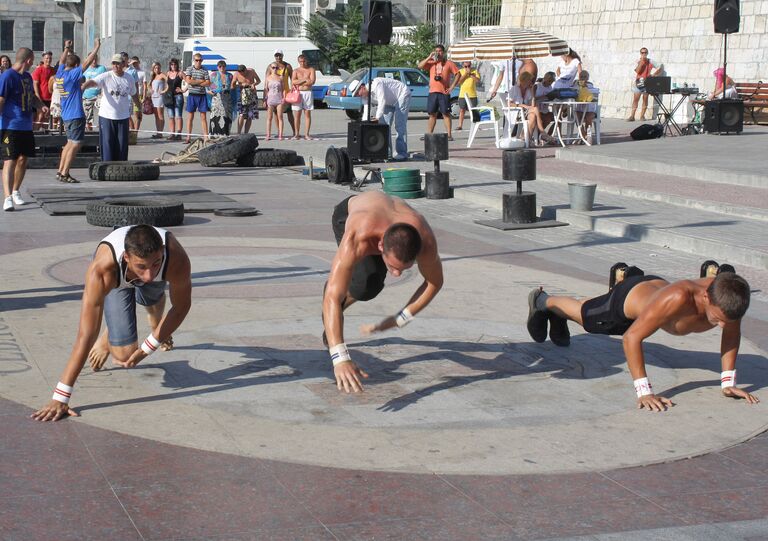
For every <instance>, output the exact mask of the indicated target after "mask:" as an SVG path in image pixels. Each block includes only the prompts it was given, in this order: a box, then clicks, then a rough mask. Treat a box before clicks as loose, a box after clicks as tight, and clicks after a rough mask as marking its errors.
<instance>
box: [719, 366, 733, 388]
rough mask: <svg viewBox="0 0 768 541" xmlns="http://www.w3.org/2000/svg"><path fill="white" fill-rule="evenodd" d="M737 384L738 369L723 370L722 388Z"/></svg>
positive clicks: (721, 377) (721, 374)
mask: <svg viewBox="0 0 768 541" xmlns="http://www.w3.org/2000/svg"><path fill="white" fill-rule="evenodd" d="M735 386H736V370H723V371H722V372H721V373H720V388H721V389H725V388H726V387H735Z"/></svg>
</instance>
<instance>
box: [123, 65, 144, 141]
mask: <svg viewBox="0 0 768 541" xmlns="http://www.w3.org/2000/svg"><path fill="white" fill-rule="evenodd" d="M125 71H126V72H128V73H130V74H131V76H132V77H133V78H134V79H136V95H137V96H138V99H139V106H138V107H134V108H133V114H132V115H131V118H130V120H129V125H130V129H132V130H134V131H139V128H140V127H141V120H142V118H144V116H143V111H142V110H141V104H142V103H144V97H145V96H146V94H147V74H146V73H144V72H143V71H142V70H141V62H139V57H138V56H133V57H131V60H130V62H128V67H127V68H125Z"/></svg>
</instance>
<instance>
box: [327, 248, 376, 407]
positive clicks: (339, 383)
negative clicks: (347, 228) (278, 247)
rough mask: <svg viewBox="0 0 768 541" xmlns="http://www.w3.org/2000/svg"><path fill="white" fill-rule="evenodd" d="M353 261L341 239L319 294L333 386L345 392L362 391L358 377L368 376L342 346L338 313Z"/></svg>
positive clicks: (342, 306) (352, 256)
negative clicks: (323, 288) (333, 381)
mask: <svg viewBox="0 0 768 541" xmlns="http://www.w3.org/2000/svg"><path fill="white" fill-rule="evenodd" d="M355 262H356V258H355V254H354V247H353V242H352V241H351V240H350V239H348V238H346V237H345V238H344V239H342V241H341V244H340V246H339V249H338V251H337V252H336V256H335V257H334V258H333V261H332V262H331V272H330V274H329V275H328V283H327V284H326V287H325V293H324V295H323V324H324V326H325V335H326V338H327V340H328V351H329V353H330V355H331V361H332V362H333V374H334V377H335V378H336V387H338V389H339V390H340V391H341V390H343V391H346V392H348V393H349V392H360V391H362V390H363V384H362V382H361V381H360V378H367V377H368V374H366V373H365V372H364V371H362V370H361V369H360V368H358V366H357V365H356V364H355V362H354V361H353V360H352V357H350V355H349V351H348V350H347V346H346V344H345V343H344V323H343V321H344V320H343V317H342V312H343V310H344V301H345V299H346V297H347V291H348V290H349V284H350V282H351V280H352V271H353V269H354V266H355Z"/></svg>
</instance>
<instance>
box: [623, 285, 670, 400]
mask: <svg viewBox="0 0 768 541" xmlns="http://www.w3.org/2000/svg"><path fill="white" fill-rule="evenodd" d="M684 305H685V299H684V298H683V294H682V293H681V292H678V291H670V292H669V293H668V294H660V295H659V296H658V297H657V298H656V299H655V300H654V301H653V302H651V303H650V304H649V305H648V306H647V307H646V309H645V310H644V311H643V312H642V313H641V314H640V316H639V317H638V318H637V319H636V320H635V322H634V323H632V326H631V327H630V328H629V330H627V332H626V333H624V338H623V345H624V355H625V356H626V359H627V367H628V368H629V373H630V374H632V380H633V382H634V386H635V392H636V394H637V407H638V409H644V408H645V409H648V410H650V411H664V410H666V409H667V408H668V407H670V406H673V405H674V404H673V403H672V401H671V400H670V399H669V398H665V397H663V396H656V395H655V394H654V393H653V388H652V387H651V384H650V382H649V381H648V374H647V373H646V371H645V357H644V354H643V340H645V339H646V338H648V337H649V336H651V335H652V334H653V333H655V332H656V331H658V330H659V329H660V328H661V327H662V326H663V325H664V324H665V323H667V322H669V321H672V320H674V319H675V318H676V315H677V313H678V312H679V310H680V309H681V307H682V306H684Z"/></svg>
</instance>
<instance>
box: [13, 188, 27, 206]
mask: <svg viewBox="0 0 768 541" xmlns="http://www.w3.org/2000/svg"><path fill="white" fill-rule="evenodd" d="M11 197H12V198H13V204H14V205H23V204H24V200H23V199H22V198H21V194H20V193H19V192H18V191H14V192H12V193H11Z"/></svg>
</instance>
